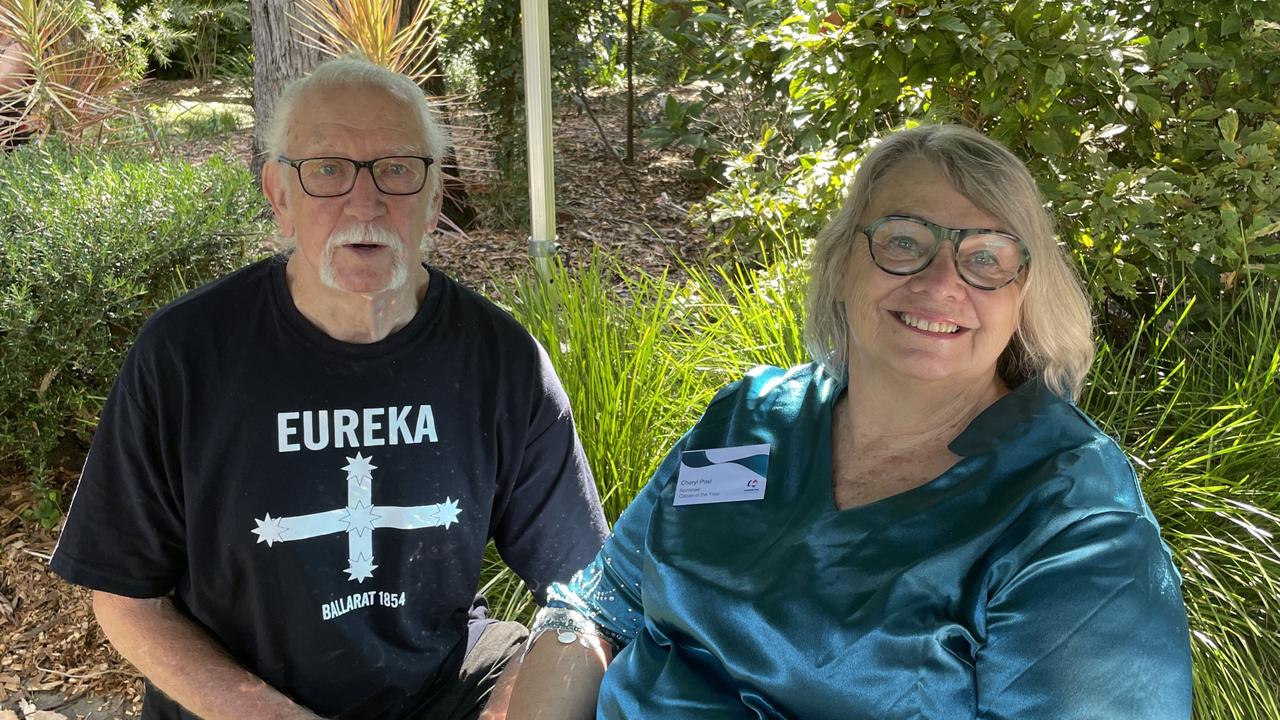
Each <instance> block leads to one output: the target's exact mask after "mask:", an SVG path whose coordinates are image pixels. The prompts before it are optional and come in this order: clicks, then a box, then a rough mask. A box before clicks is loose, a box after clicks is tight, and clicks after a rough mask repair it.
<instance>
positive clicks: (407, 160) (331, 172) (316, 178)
mask: <svg viewBox="0 0 1280 720" xmlns="http://www.w3.org/2000/svg"><path fill="white" fill-rule="evenodd" d="M276 160H278V161H279V162H282V163H284V164H285V165H289V166H291V167H293V169H294V170H297V171H298V182H300V183H301V184H302V191H303V192H305V193H306V194H308V195H310V196H311V197H321V198H327V197H338V196H339V195H346V194H347V193H349V192H351V188H353V187H355V186H356V175H357V174H359V172H360V168H369V175H370V176H371V177H372V178H373V184H374V186H375V187H377V188H378V190H379V191H381V192H383V193H385V194H387V195H414V194H416V193H418V192H421V191H422V188H423V186H424V185H426V183H427V168H429V167H431V163H432V162H434V161H433V160H432V158H430V157H427V156H422V155H389V156H387V157H380V158H374V159H372V160H352V159H351V158H344V157H314V158H302V159H300V160H290V159H289V158H287V157H285V156H284V155H277V156H276Z"/></svg>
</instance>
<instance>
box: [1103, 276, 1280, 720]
mask: <svg viewBox="0 0 1280 720" xmlns="http://www.w3.org/2000/svg"><path fill="white" fill-rule="evenodd" d="M1277 300H1278V298H1277V291H1276V286H1275V285H1274V284H1264V283H1255V284H1252V285H1249V286H1247V287H1246V288H1244V289H1243V290H1242V291H1239V292H1237V293H1236V294H1235V296H1234V297H1232V298H1228V299H1225V300H1223V301H1221V302H1216V303H1215V304H1213V305H1212V307H1210V308H1209V309H1208V311H1206V312H1202V313H1199V315H1201V316H1202V319H1199V320H1195V321H1193V320H1192V318H1193V317H1194V316H1195V315H1197V313H1196V312H1194V311H1195V310H1196V309H1197V305H1200V304H1204V303H1199V302H1198V300H1197V297H1196V296H1195V295H1192V294H1190V293H1188V292H1186V291H1185V289H1184V288H1183V287H1181V286H1180V287H1179V288H1178V289H1177V290H1175V291H1174V292H1173V293H1171V294H1170V295H1169V296H1168V297H1167V298H1166V299H1165V300H1164V302H1163V303H1162V304H1160V305H1159V306H1158V309H1157V312H1156V314H1155V315H1154V316H1153V317H1151V318H1147V319H1144V320H1143V321H1142V322H1140V323H1139V325H1138V326H1137V329H1136V330H1135V332H1134V333H1133V335H1132V336H1131V337H1130V338H1128V339H1127V340H1126V341H1124V342H1121V343H1116V344H1107V343H1104V344H1103V345H1102V346H1101V348H1100V352H1099V355H1098V360H1097V362H1096V363H1095V365H1094V372H1093V374H1092V376H1091V383H1090V386H1089V388H1088V392H1087V394H1086V396H1085V397H1084V399H1083V401H1082V403H1081V404H1082V406H1083V407H1084V408H1085V409H1086V410H1088V411H1089V412H1090V413H1091V414H1092V415H1093V416H1094V417H1095V418H1097V420H1098V421H1099V424H1100V425H1102V426H1103V427H1104V428H1106V429H1108V430H1109V431H1110V432H1112V433H1113V434H1114V435H1116V436H1117V437H1118V438H1119V439H1120V441H1121V444H1122V445H1123V446H1124V447H1125V448H1126V449H1127V450H1128V452H1129V453H1130V454H1131V457H1132V458H1133V462H1134V465H1135V466H1136V467H1137V468H1138V474H1139V476H1140V477H1141V478H1142V484H1143V490H1144V492H1145V494H1146V497H1147V501H1148V503H1149V504H1150V505H1151V507H1152V510H1153V511H1154V512H1155V514H1156V516H1157V517H1158V518H1159V520H1160V524H1161V529H1162V532H1163V536H1164V539H1165V541H1166V542H1167V543H1168V544H1169V546H1170V548H1171V549H1172V551H1173V554H1174V558H1175V560H1176V562H1177V564H1178V568H1179V570H1180V571H1181V572H1182V575H1183V579H1184V585H1183V596H1184V598H1185V600H1186V603H1187V611H1188V614H1189V615H1190V619H1191V629H1192V649H1193V652H1194V654H1195V689H1196V714H1197V717H1199V718H1214V719H1215V720H1218V719H1223V720H1235V719H1237V718H1238V719H1240V720H1244V719H1246V718H1248V719H1251V720H1252V719H1254V718H1277V717H1280V540H1277V537H1278V536H1280V517H1278V516H1280V479H1277V474H1276V469H1277V468H1280V303H1278V302H1277Z"/></svg>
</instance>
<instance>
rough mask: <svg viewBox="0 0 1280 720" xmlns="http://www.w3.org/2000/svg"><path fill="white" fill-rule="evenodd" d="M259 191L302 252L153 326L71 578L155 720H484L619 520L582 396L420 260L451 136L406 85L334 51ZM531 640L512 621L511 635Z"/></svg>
mask: <svg viewBox="0 0 1280 720" xmlns="http://www.w3.org/2000/svg"><path fill="white" fill-rule="evenodd" d="M269 144H270V146H271V153H272V154H271V160H272V161H271V162H270V163H268V165H267V166H266V167H265V169H264V172H263V187H264V190H265V192H266V195H267V198H268V200H269V201H270V203H271V206H272V207H273V208H274V210H275V214H276V218H277V221H278V226H279V231H280V234H281V235H282V236H284V237H287V238H291V239H292V241H293V243H294V247H293V249H292V251H290V252H288V253H287V254H285V255H283V256H280V257H275V258H271V259H268V260H265V261H262V262H259V263H256V264H254V265H251V266H249V267H247V268H245V269H243V270H240V271H239V272H236V273H234V274H232V275H230V276H228V277H226V278H223V279H222V280H219V281H217V282H214V283H212V284H210V285H208V286H206V287H204V288H201V289H199V290H197V291H195V292H193V293H190V294H189V295H187V296H185V297H183V298H182V299H180V300H178V301H177V302H175V303H173V304H172V305H170V306H169V307H167V308H164V309H163V310H161V311H159V312H157V313H156V315H155V316H154V317H153V318H152V319H151V320H150V321H149V322H148V323H147V325H146V327H144V329H143V330H142V332H141V333H140V335H139V336H138V339H137V342H136V343H135V345H134V347H133V349H132V351H131V352H130V354H129V357H128V359H127V360H126V362H125V364H124V368H123V369H122V371H121V374H120V377H119V378H118V380H117V381H116V385H115V388H114V389H113V390H112V393H111V397H110V398H109V400H108V401H107V405H106V408H105V410H104V411H103V415H102V419H101V423H100V424H99V426H98V431H97V434H96V435H95V437H94V442H93V447H92V449H91V450H90V453H89V457H88V459H87V460H86V463H85V468H84V473H83V476H82V478H81V481H80V486H79V488H78V490H77V491H76V496H75V499H74V501H73V503H72V507H71V510H70V513H69V516H68V520H67V525H66V529H65V530H64V531H63V534H62V538H61V540H60V542H59V545H58V548H57V550H56V551H55V553H54V557H53V562H52V565H53V568H54V570H56V571H57V572H58V573H60V574H61V575H62V576H63V577H65V578H66V579H68V580H70V581H71V582H75V583H79V584H82V585H87V586H89V587H91V588H93V589H94V591H95V592H94V611H95V613H96V615H97V618H98V621H99V623H100V624H101V626H102V628H103V630H104V632H105V633H106V635H107V637H108V638H109V639H110V640H111V642H112V643H113V644H114V645H115V647H116V648H117V649H118V650H119V651H120V653H121V654H122V655H124V656H125V657H126V658H127V659H128V660H129V661H131V662H132V663H134V664H135V665H136V666H137V667H138V669H139V670H140V671H141V672H142V673H143V674H144V675H145V676H146V677H147V679H148V688H147V695H146V699H145V701H144V710H143V716H144V718H189V717H192V716H199V717H204V718H236V719H237V720H243V719H246V718H315V717H336V718H433V719H434V718H473V717H476V716H477V715H478V714H479V712H480V711H481V708H482V706H483V705H484V702H485V698H486V695H487V694H488V693H489V691H490V690H491V688H492V687H493V685H494V682H495V678H497V676H498V675H499V673H500V671H501V667H502V665H503V664H504V663H505V661H506V660H507V659H509V658H510V657H511V656H512V655H513V654H514V653H515V652H516V650H517V648H518V647H519V645H520V643H521V642H522V641H523V635H524V633H523V629H522V628H520V627H519V626H518V625H515V624H513V623H489V622H486V620H485V617H484V616H485V613H484V605H483V600H482V599H481V598H477V597H476V595H475V593H476V588H477V584H478V580H479V576H480V570H481V565H482V560H483V556H484V551H485V546H486V543H487V542H488V541H489V540H490V539H492V540H493V541H494V542H495V544H496V546H497V549H498V551H499V552H500V553H501V554H502V556H503V558H504V559H505V560H506V562H507V563H508V564H509V565H510V566H511V567H512V568H513V569H514V570H515V571H516V572H517V573H518V574H519V575H520V577H521V578H522V579H523V580H524V582H525V583H526V585H527V586H528V587H529V588H530V589H531V590H532V591H533V592H534V593H535V594H536V595H537V596H538V598H539V599H540V600H541V599H542V594H543V592H544V590H545V588H546V587H547V585H548V584H549V583H550V582H552V581H554V580H563V579H567V578H568V577H569V576H570V575H572V574H573V572H574V571H575V570H577V569H578V568H580V567H581V566H583V565H584V564H585V563H586V562H587V561H588V560H589V559H590V558H591V557H592V556H593V555H594V554H595V552H596V550H597V549H598V548H599V546H600V543H601V541H602V539H603V536H604V535H605V533H606V531H607V528H606V525H605V522H604V518H603V515H602V514H601V512H600V507H599V501H598V499H597V497H596V492H595V487H594V483H593V482H592V479H591V475H590V472H589V470H588V468H587V464H586V461H585V459H584V457H583V454H582V449H581V446H580V445H579V443H578V441H577V438H576V435H575V433H574V428H573V423H572V419H571V417H570V413H569V403H568V401H567V399H566V397H565V394H564V392H563V390H562V389H561V387H560V384H559V381H558V379H557V378H556V376H555V373H554V372H553V370H552V369H551V367H550V365H549V364H548V360H547V356H546V354H545V352H544V351H543V350H542V348H541V347H539V346H538V344H537V343H536V342H535V341H534V340H533V339H532V338H531V337H530V336H529V335H528V333H526V332H525V331H524V330H523V329H522V328H520V327H519V326H518V325H517V324H516V323H515V321H514V320H512V319H511V318H510V317H509V316H508V315H506V314H504V313H503V312H501V311H500V310H498V309H497V308H495V307H494V306H493V305H491V304H490V303H488V302H486V301H485V300H483V299H481V298H480V297H479V296H477V295H476V294H474V293H472V292H470V291H469V290H467V289H465V288H463V287H460V286H459V285H457V284H456V283H454V282H453V281H452V280H450V279H449V278H448V277H446V276H445V275H443V274H442V273H441V272H440V271H438V270H436V269H433V268H429V267H426V266H424V265H423V264H422V263H421V261H420V251H419V243H420V241H421V240H422V238H423V237H424V235H425V234H426V233H429V232H430V231H432V230H433V228H434V227H435V224H436V217H437V213H438V211H439V206H440V198H441V182H440V171H439V166H438V164H437V163H436V162H435V160H434V158H435V157H440V156H441V155H442V154H443V152H444V150H445V140H444V138H443V135H442V132H441V131H440V130H439V128H438V126H437V125H436V122H435V121H434V120H433V119H432V115H431V112H430V110H429V109H428V107H427V104H426V101H425V99H424V98H423V96H422V94H421V92H420V91H419V90H418V89H417V87H416V86H415V85H414V84H413V83H412V82H410V81H409V80H408V79H406V78H404V77H402V76H400V75H397V74H394V73H392V72H390V71H387V70H384V69H382V68H379V67H377V66H375V65H372V64H370V63H368V62H365V61H363V60H360V59H355V58H348V59H342V60H336V61H332V62H329V63H326V64H325V65H322V66H321V67H319V68H318V69H317V70H316V71H315V72H314V73H313V74H312V75H310V76H309V77H308V78H305V79H303V80H301V81H298V82H297V83H295V84H294V85H293V86H291V87H290V88H289V89H288V90H286V92H285V94H284V95H283V96H282V98H281V101H280V104H279V107H278V110H277V114H276V117H275V120H274V122H273V123H272V128H271V132H270V134H269ZM513 626H514V627H513Z"/></svg>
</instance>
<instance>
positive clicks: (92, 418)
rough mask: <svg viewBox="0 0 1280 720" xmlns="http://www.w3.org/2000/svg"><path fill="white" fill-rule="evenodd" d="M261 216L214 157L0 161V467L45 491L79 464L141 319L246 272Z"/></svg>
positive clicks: (61, 154) (63, 154) (50, 151)
mask: <svg viewBox="0 0 1280 720" xmlns="http://www.w3.org/2000/svg"><path fill="white" fill-rule="evenodd" d="M262 209H263V204H262V201H261V200H260V195H259V193H258V192H257V191H256V189H255V187H254V184H253V179H252V176H251V175H250V174H249V173H248V172H247V171H246V170H244V169H241V168H238V167H232V166H230V165H228V164H226V163H224V162H220V161H219V160H217V159H213V160H210V161H209V162H208V163H206V164H205V165H203V166H200V167H193V166H191V165H188V164H186V163H183V162H180V161H175V160H167V161H156V160H153V159H147V158H140V157H133V156H130V155H125V154H93V155H82V154H75V153H73V152H70V151H68V150H66V149H63V148H60V147H57V146H54V145H51V144H44V145H42V146H32V147H27V148H23V149H22V150H20V151H16V152H11V153H8V154H7V155H4V156H3V157H0V243H3V246H2V247H3V251H2V252H0V288H3V290H2V291H0V461H3V462H4V464H6V465H10V466H16V468H17V470H18V471H19V472H22V473H27V474H30V475H31V476H32V477H33V479H34V480H35V481H36V482H37V483H40V482H43V481H44V480H45V479H47V477H48V475H49V473H50V471H51V470H52V469H53V467H54V465H55V463H56V462H66V461H72V462H76V463H78V462H79V458H78V457H75V455H78V453H79V451H80V448H79V447H78V446H76V445H74V444H72V445H71V446H67V443H73V441H74V440H75V439H76V438H83V437H85V436H86V434H87V432H88V431H89V430H91V429H92V427H93V426H94V424H95V423H96V422H97V417H98V413H99V411H100V409H101V404H102V402H103V399H104V397H105V395H106V394H107V391H108V390H109V389H110V387H111V383H112V381H113V380H114V379H115V375H116V372H117V371H118V369H119V365H120V362H121V360H122V359H123V355H124V351H125V349H126V348H127V347H128V345H129V343H130V341H131V340H132V338H133V337H134V335H135V334H136V333H137V331H138V328H139V327H140V326H141V324H142V322H143V320H145V319H146V318H147V317H148V316H149V315H150V314H151V312H152V311H154V310H155V309H156V308H157V307H159V306H161V305H163V304H164V303H166V302H168V301H169V300H171V299H173V298H174V297H175V296H177V295H178V294H180V293H181V292H183V291H184V290H186V289H187V288H189V287H194V286H196V285H199V284H201V283H203V282H205V281H207V280H209V279H211V278H213V277H215V276H218V275H221V274H224V273H226V272H227V271H229V270H231V269H232V268H235V267H237V266H239V265H241V264H243V263H244V262H245V260H246V258H247V257H248V256H249V255H250V253H251V252H252V251H254V250H256V247H257V244H258V243H257V240H258V237H259V233H260V229H259V228H258V226H257V222H256V221H255V218H256V217H257V216H258V215H259V213H260V212H261V211H262ZM60 447H63V448H64V449H65V450H67V451H68V452H69V454H70V456H69V457H57V451H58V450H59V448H60ZM44 497H45V499H48V496H47V495H45V496H44ZM54 500H56V498H54ZM44 510H45V511H46V513H45V515H46V519H48V518H49V515H48V513H49V512H55V510H54V509H52V508H49V507H48V503H45V508H44ZM53 517H56V514H55V515H54V516H53Z"/></svg>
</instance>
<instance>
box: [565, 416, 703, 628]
mask: <svg viewBox="0 0 1280 720" xmlns="http://www.w3.org/2000/svg"><path fill="white" fill-rule="evenodd" d="M688 437H689V436H688V434H686V435H685V436H684V437H682V438H680V441H679V442H677V443H676V445H675V447H673V448H672V449H671V451H670V452H669V453H667V457H666V458H665V459H663V461H662V464H661V465H659V466H658V470H657V471H656V472H654V474H653V477H651V478H650V479H649V482H648V483H647V484H646V485H645V486H644V489H643V490H641V491H640V494H638V495H636V497H635V499H634V500H632V501H631V504H630V505H628V506H627V509H626V510H625V511H623V513H622V515H621V516H620V517H619V518H618V522H616V523H614V525H613V533H612V534H611V535H610V536H609V537H608V539H606V540H605V542H604V547H602V548H600V552H598V553H596V557H595V559H594V560H592V561H591V562H590V563H589V564H588V565H587V566H586V567H585V568H583V569H582V570H580V571H579V572H578V573H577V574H575V575H574V576H573V578H571V579H570V580H569V582H567V583H555V584H553V585H552V586H551V587H550V589H549V590H548V591H547V597H548V602H547V606H548V607H562V608H569V609H572V610H577V611H578V612H580V613H582V614H583V615H586V616H587V617H588V618H590V619H591V620H592V621H594V622H595V623H596V625H597V626H598V627H599V629H600V631H601V632H602V634H604V636H605V637H606V638H607V639H608V640H609V642H610V643H611V644H612V645H613V647H614V650H615V651H617V650H621V649H622V648H623V647H625V646H626V645H628V644H630V643H631V641H632V640H634V639H635V638H636V635H637V634H638V633H639V632H640V629H641V627H642V626H643V625H644V582H643V580H644V561H645V558H647V557H648V555H649V553H648V550H647V547H646V537H647V535H648V530H649V519H650V517H651V516H652V515H653V509H654V507H655V506H656V504H657V502H658V498H659V497H660V496H661V495H662V490H663V488H664V487H666V485H667V483H668V482H670V481H671V479H672V478H674V477H675V476H676V473H677V472H678V471H679V468H680V454H681V453H682V452H683V451H684V446H685V443H686V442H687V441H688Z"/></svg>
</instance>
